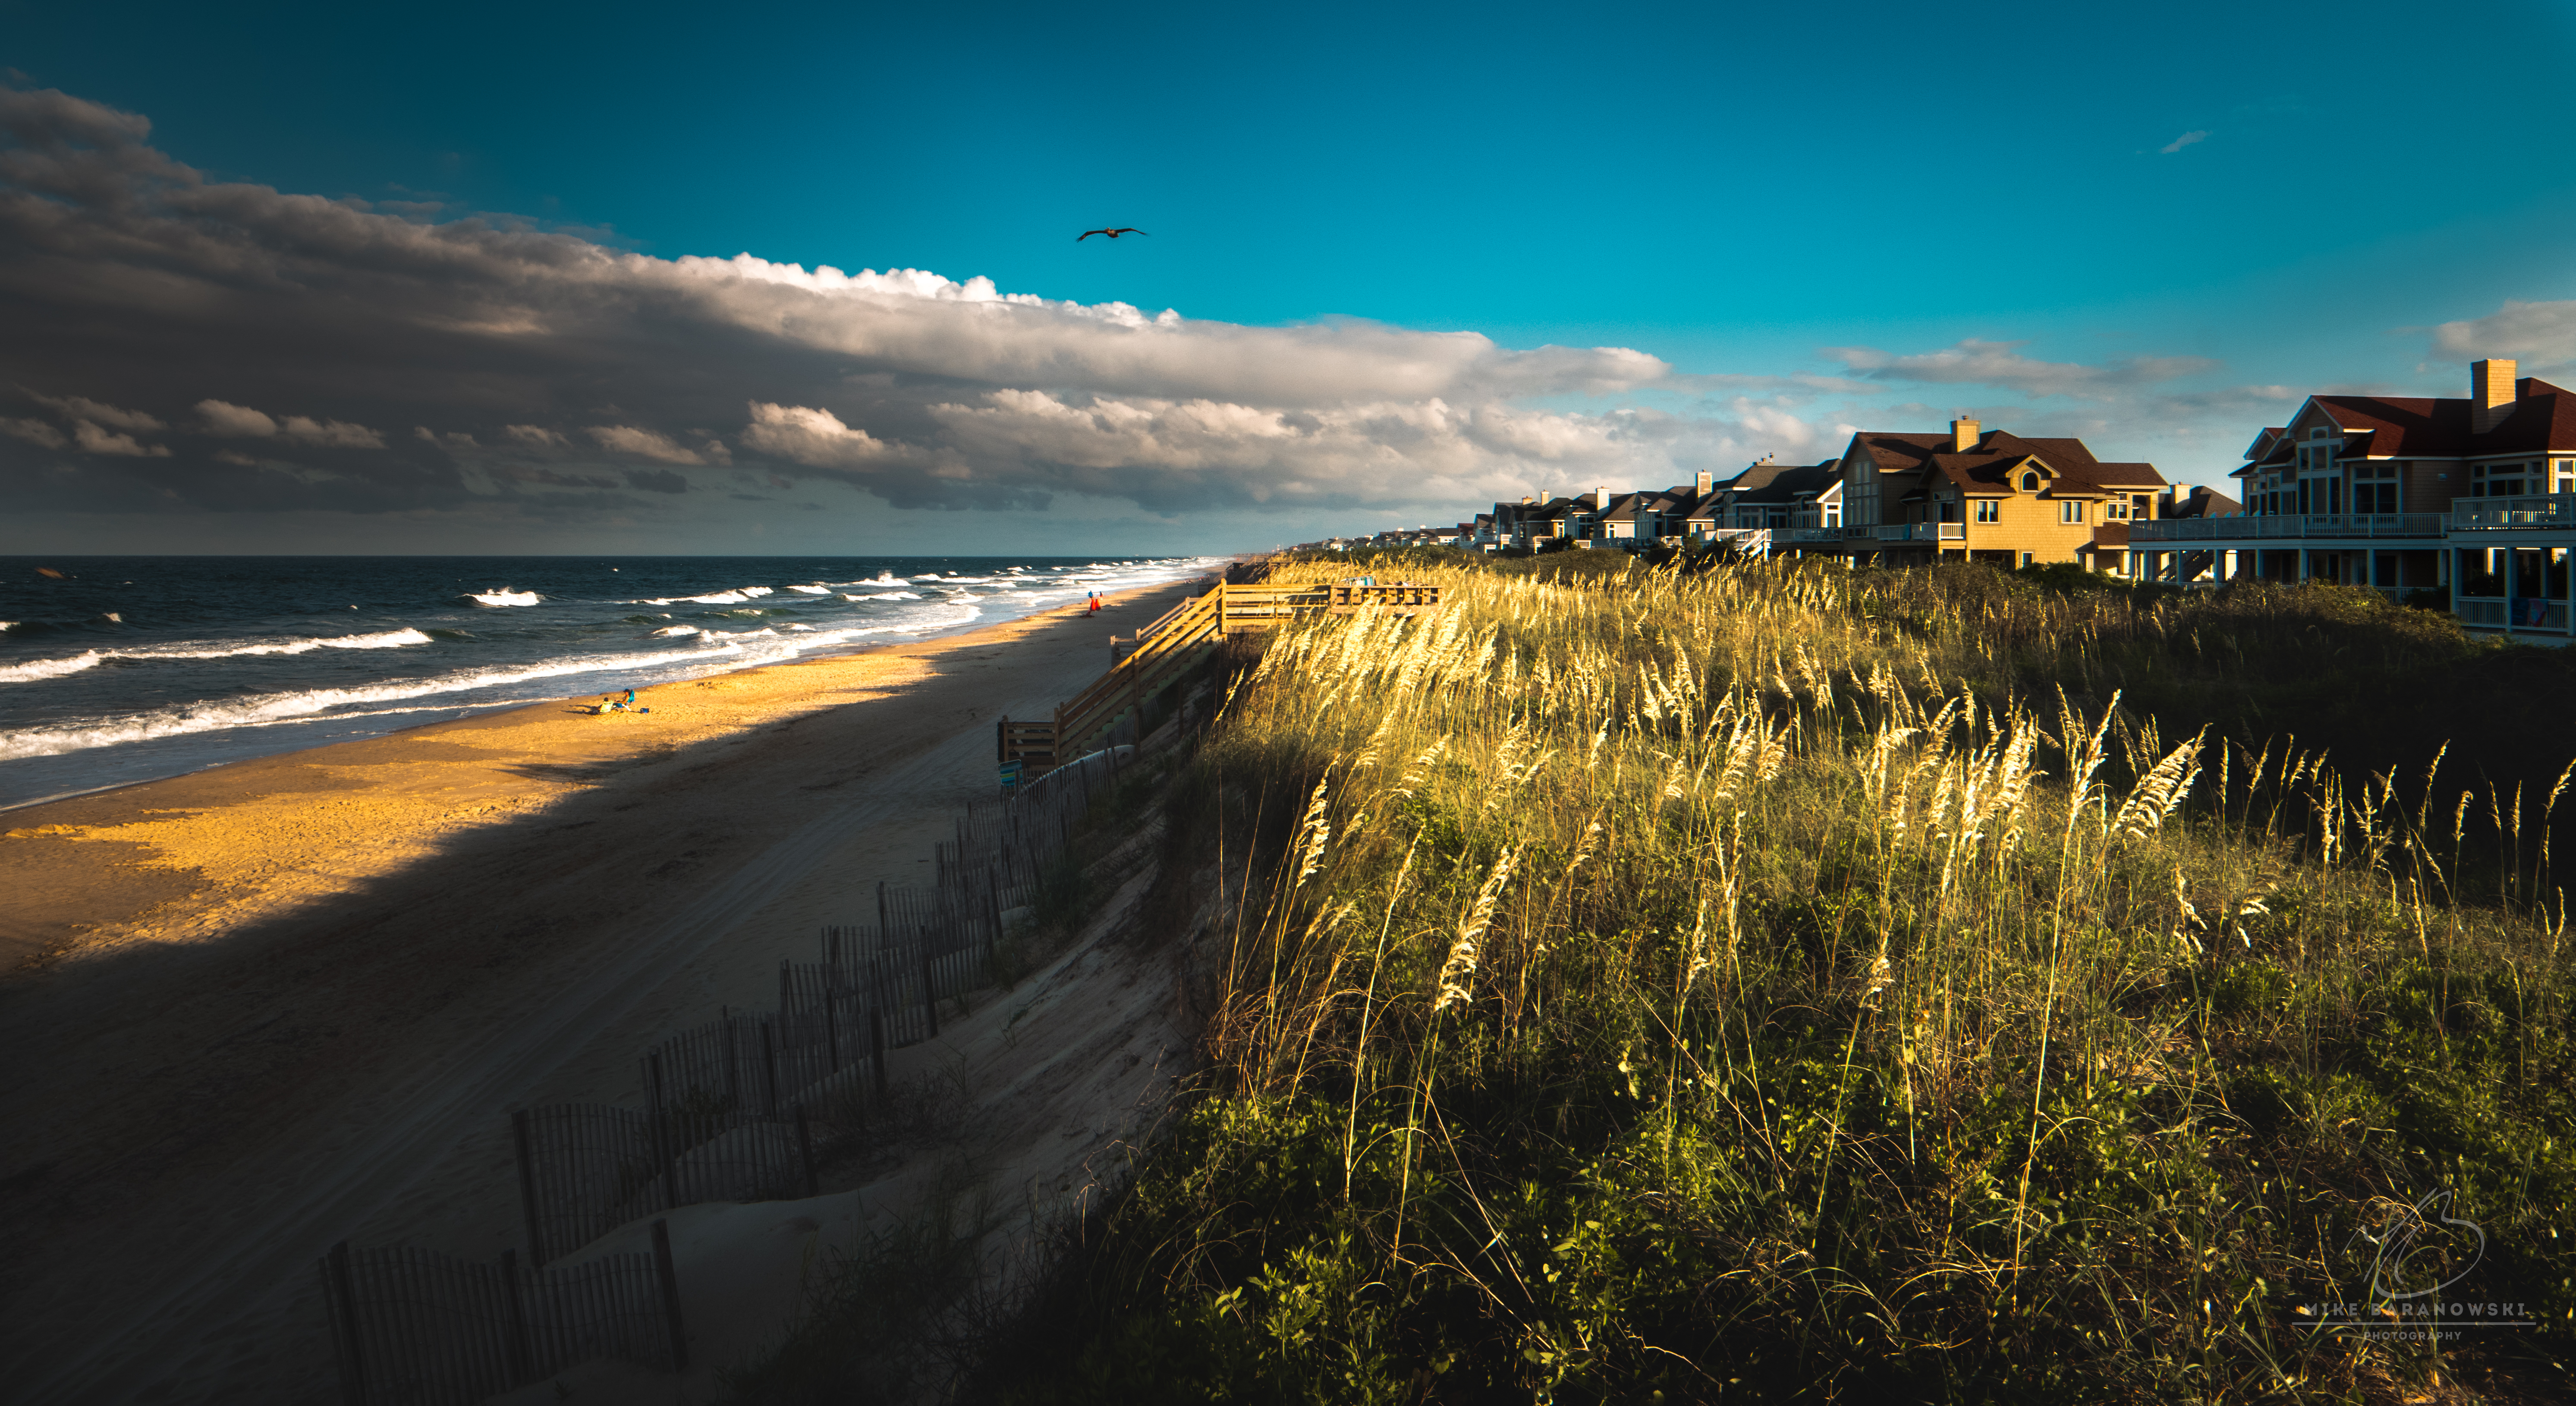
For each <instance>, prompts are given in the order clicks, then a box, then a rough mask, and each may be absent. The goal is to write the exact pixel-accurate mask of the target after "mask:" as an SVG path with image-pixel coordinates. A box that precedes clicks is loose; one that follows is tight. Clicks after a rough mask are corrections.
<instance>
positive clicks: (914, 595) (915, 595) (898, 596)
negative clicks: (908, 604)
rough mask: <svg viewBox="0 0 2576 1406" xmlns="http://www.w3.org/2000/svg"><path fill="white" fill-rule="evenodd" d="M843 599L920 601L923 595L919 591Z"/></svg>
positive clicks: (844, 597) (887, 592)
mask: <svg viewBox="0 0 2576 1406" xmlns="http://www.w3.org/2000/svg"><path fill="white" fill-rule="evenodd" d="M841 599H843V600H919V599H921V593H920V592H918V591H885V592H882V593H880V594H877V595H873V596H853V595H843V596H842V597H841Z"/></svg>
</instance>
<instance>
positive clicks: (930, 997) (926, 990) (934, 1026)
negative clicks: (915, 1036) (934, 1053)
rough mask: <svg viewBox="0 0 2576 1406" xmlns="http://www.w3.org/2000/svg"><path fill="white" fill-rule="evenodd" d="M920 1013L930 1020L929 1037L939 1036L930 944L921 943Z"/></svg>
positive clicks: (937, 1004)
mask: <svg viewBox="0 0 2576 1406" xmlns="http://www.w3.org/2000/svg"><path fill="white" fill-rule="evenodd" d="M921 1013H922V1014H923V1015H924V1016H927V1017H928V1018H929V1020H930V1038H931V1039H934V1040H936V1039H938V1038H939V988H938V987H936V986H934V985H932V984H931V981H930V944H929V943H926V942H925V943H923V944H922V945H921Z"/></svg>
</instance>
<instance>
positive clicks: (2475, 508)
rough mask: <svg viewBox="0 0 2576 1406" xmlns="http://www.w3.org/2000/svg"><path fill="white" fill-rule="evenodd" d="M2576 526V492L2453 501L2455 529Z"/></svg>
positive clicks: (2452, 515)
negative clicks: (2532, 496)
mask: <svg viewBox="0 0 2576 1406" xmlns="http://www.w3.org/2000/svg"><path fill="white" fill-rule="evenodd" d="M2517 528H2519V529H2521V530H2524V531H2533V530H2547V529H2552V528H2554V529H2556V530H2558V531H2561V532H2565V531H2570V530H2576V493H2551V494H2545V495H2542V496H2540V497H2535V498H2466V499H2462V500H2460V501H2458V502H2455V503H2453V504H2452V505H2451V530H2452V531H2454V532H2497V531H2512V530H2514V529H2517Z"/></svg>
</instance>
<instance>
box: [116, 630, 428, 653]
mask: <svg viewBox="0 0 2576 1406" xmlns="http://www.w3.org/2000/svg"><path fill="white" fill-rule="evenodd" d="M433 643H436V641H434V640H432V639H431V638H430V637H429V636H427V635H424V634H422V633H421V632H420V631H418V630H414V629H408V628H406V629H400V630H379V631H377V632H375V633H374V634H368V635H329V636H316V637H314V638H310V639H300V640H257V641H253V642H250V643H245V644H237V645H226V646H224V647H222V648H218V649H189V648H184V647H173V648H156V649H118V650H111V651H109V656H108V657H110V658H112V659H230V658H233V657H235V656H236V655H243V654H306V653H310V652H311V651H313V650H317V649H400V648H402V647H403V646H404V645H407V644H433Z"/></svg>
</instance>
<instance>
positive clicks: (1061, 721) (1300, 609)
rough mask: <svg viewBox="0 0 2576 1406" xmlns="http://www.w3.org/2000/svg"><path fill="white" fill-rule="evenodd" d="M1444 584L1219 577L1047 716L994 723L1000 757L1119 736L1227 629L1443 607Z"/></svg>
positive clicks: (1069, 749)
mask: <svg viewBox="0 0 2576 1406" xmlns="http://www.w3.org/2000/svg"><path fill="white" fill-rule="evenodd" d="M1439 605H1440V588H1439V587H1438V586H1415V585H1407V584H1395V585H1386V586H1381V585H1377V584H1375V583H1370V584H1367V585H1358V584H1345V585H1336V586H1237V585H1233V584H1230V583H1226V582H1219V583H1218V584H1217V585H1216V586H1215V587H1213V588H1212V589H1210V590H1209V591H1208V592H1207V593H1206V594H1205V595H1200V596H1194V597H1192V598H1191V599H1189V600H1186V601H1183V602H1182V603H1181V604H1179V605H1177V606H1174V607H1173V608H1172V609H1171V610H1169V611H1167V612H1165V613H1164V614H1163V616H1162V617H1161V618H1160V619H1157V620H1156V621H1154V622H1153V623H1152V624H1150V625H1148V626H1146V627H1145V628H1144V629H1142V630H1139V631H1137V632H1136V637H1135V639H1134V640H1132V641H1120V640H1116V639H1114V638H1113V639H1112V640H1111V642H1110V650H1109V653H1110V661H1111V662H1110V667H1109V672H1107V673H1105V674H1102V675H1101V676H1100V677H1099V678H1098V679H1097V680H1095V681H1093V683H1092V684H1091V686H1090V687H1088V688H1085V689H1084V690H1082V691H1081V692H1080V693H1077V694H1075V695H1074V696H1073V697H1071V698H1068V699H1066V700H1065V701H1064V702H1063V703H1061V704H1058V705H1057V706H1056V710H1055V716H1054V717H1052V718H1046V719H1035V720H1032V719H1026V718H1021V719H1013V718H1007V717H1006V718H1003V719H1002V720H1001V721H1000V722H999V723H998V724H996V727H995V733H996V738H995V740H996V742H997V744H998V747H999V760H1000V762H1001V764H1002V766H1003V767H1004V768H1005V769H1006V770H1015V771H1016V774H1018V775H1021V776H1037V775H1042V774H1044V773H1045V772H1047V771H1048V770H1050V769H1052V768H1054V767H1058V766H1062V765H1064V764H1065V763H1067V762H1070V761H1072V760H1073V759H1075V758H1077V757H1080V756H1082V755H1084V754H1086V753H1088V752H1090V751H1091V750H1093V749H1094V748H1097V747H1100V746H1104V745H1107V744H1108V743H1109V742H1111V741H1113V740H1114V734H1113V731H1112V730H1113V729H1115V728H1116V727H1118V725H1119V724H1120V723H1121V722H1122V721H1127V720H1129V719H1131V718H1132V717H1133V715H1134V714H1135V713H1136V711H1137V710H1138V709H1139V708H1140V707H1142V706H1143V704H1144V702H1145V701H1146V700H1147V699H1149V698H1151V697H1152V696H1153V695H1154V694H1156V693H1158V692H1160V691H1162V690H1163V689H1164V688H1165V687H1167V686H1168V685H1170V684H1171V683H1172V682H1173V681H1175V680H1177V679H1178V678H1180V677H1181V676H1182V675H1183V674H1185V673H1187V672H1189V670H1190V668H1191V667H1192V666H1194V665H1196V664H1197V663H1199V661H1200V660H1202V659H1204V658H1205V657H1206V656H1207V653H1208V651H1209V650H1211V649H1213V648H1214V647H1215V646H1216V645H1217V644H1218V643H1220V642H1222V641H1223V640H1224V639H1225V637H1226V636H1227V635H1228V634H1231V633H1235V632H1238V631H1242V630H1254V629H1262V628H1266V627H1268V626H1272V625H1276V624H1278V623H1279V622H1281V621H1283V620H1289V619H1293V618H1295V617H1297V616H1299V615H1303V614H1310V613H1313V612H1316V611H1323V612H1326V613H1330V614H1347V613H1349V612H1352V611H1355V610H1363V609H1389V610H1395V611H1398V612H1402V613H1408V614H1409V613H1412V612H1414V611H1420V610H1436V609H1438V608H1439Z"/></svg>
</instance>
